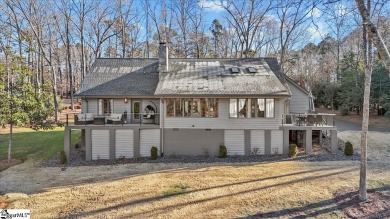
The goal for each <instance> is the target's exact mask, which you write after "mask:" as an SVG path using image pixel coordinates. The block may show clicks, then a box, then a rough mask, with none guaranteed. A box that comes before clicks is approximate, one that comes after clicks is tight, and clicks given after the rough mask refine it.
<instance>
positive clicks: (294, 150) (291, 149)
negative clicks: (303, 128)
mask: <svg viewBox="0 0 390 219" xmlns="http://www.w3.org/2000/svg"><path fill="white" fill-rule="evenodd" d="M298 152H299V151H298V146H297V145H296V144H290V145H289V146H288V156H289V157H295V156H297V154H298Z"/></svg>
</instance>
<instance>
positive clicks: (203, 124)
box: [164, 98, 285, 129]
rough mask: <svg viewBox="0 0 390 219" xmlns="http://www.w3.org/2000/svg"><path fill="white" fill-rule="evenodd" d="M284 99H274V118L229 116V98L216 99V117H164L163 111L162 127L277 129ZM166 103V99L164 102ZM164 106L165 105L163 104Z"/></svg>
mask: <svg viewBox="0 0 390 219" xmlns="http://www.w3.org/2000/svg"><path fill="white" fill-rule="evenodd" d="M284 100H285V99H275V117H274V118H245V119H239V118H229V99H226V98H225V99H221V98H220V99H218V118H175V117H166V114H165V113H164V128H195V129H207V128H210V129H226V128H229V129H279V126H280V125H281V123H282V119H281V114H282V113H283V108H284ZM164 104H165V105H166V101H165V103H164ZM164 108H165V106H164Z"/></svg>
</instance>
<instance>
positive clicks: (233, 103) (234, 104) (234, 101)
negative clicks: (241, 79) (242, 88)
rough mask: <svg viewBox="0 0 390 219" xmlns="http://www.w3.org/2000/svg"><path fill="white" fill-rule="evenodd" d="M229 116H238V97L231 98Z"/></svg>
mask: <svg viewBox="0 0 390 219" xmlns="http://www.w3.org/2000/svg"><path fill="white" fill-rule="evenodd" d="M229 116H230V117H233V118H237V99H230V104H229Z"/></svg>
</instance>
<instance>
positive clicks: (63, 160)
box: [60, 150, 68, 164]
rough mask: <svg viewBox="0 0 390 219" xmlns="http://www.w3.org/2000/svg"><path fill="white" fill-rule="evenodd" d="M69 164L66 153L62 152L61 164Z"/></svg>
mask: <svg viewBox="0 0 390 219" xmlns="http://www.w3.org/2000/svg"><path fill="white" fill-rule="evenodd" d="M67 162H68V161H67V159H66V154H65V151H64V150H62V151H61V152H60V164H66V163H67Z"/></svg>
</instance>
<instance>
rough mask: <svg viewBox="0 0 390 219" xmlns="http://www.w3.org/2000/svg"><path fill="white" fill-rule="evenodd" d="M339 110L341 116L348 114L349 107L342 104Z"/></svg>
mask: <svg viewBox="0 0 390 219" xmlns="http://www.w3.org/2000/svg"><path fill="white" fill-rule="evenodd" d="M339 111H340V114H341V115H342V116H346V115H348V112H349V107H348V106H346V105H342V106H341V107H340V109H339Z"/></svg>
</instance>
